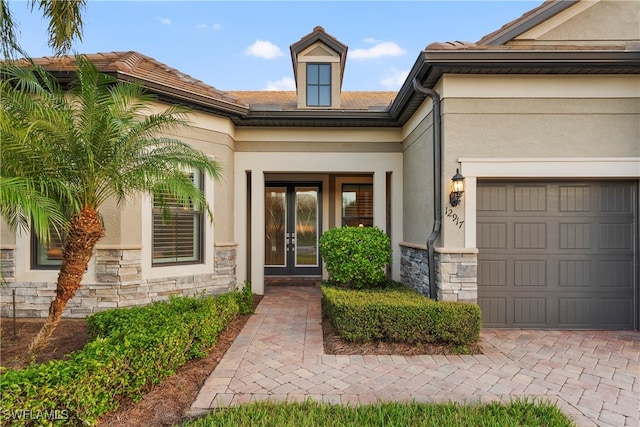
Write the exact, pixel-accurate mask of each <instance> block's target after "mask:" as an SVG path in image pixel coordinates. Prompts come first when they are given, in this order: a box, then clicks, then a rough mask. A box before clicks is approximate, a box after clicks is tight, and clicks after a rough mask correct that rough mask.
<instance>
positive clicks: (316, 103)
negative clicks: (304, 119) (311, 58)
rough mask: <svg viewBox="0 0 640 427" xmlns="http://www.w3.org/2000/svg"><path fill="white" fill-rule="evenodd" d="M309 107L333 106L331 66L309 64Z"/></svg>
mask: <svg viewBox="0 0 640 427" xmlns="http://www.w3.org/2000/svg"><path fill="white" fill-rule="evenodd" d="M307 106H308V107H329V106H331V64H307Z"/></svg>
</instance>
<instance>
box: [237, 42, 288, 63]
mask: <svg viewBox="0 0 640 427" xmlns="http://www.w3.org/2000/svg"><path fill="white" fill-rule="evenodd" d="M245 52H246V54H247V55H250V56H256V57H258V58H264V59H274V58H278V57H280V56H283V53H282V51H281V50H280V48H279V47H278V46H276V45H275V44H273V43H271V42H270V41H265V40H256V42H255V43H254V44H252V45H251V46H249V47H248V48H247V49H246V51H245Z"/></svg>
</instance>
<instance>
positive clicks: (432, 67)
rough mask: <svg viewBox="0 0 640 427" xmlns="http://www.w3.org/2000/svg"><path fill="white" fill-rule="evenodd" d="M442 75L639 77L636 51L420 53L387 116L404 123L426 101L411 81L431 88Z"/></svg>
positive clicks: (638, 59)
mask: <svg viewBox="0 0 640 427" xmlns="http://www.w3.org/2000/svg"><path fill="white" fill-rule="evenodd" d="M445 73H448V74H609V73H610V74H640V50H522V51H516V50H513V49H491V50H486V49H479V50H472V49H464V50H446V49H444V50H424V51H422V52H420V55H419V56H418V58H417V60H416V62H415V63H414V65H413V67H412V68H411V70H410V72H409V75H408V77H407V79H406V80H405V82H404V84H403V85H402V87H401V88H400V90H399V91H398V95H397V96H396V98H395V99H394V100H393V102H392V103H391V106H390V107H389V114H390V116H391V117H393V118H394V119H395V120H398V121H399V122H401V123H405V122H406V120H408V118H409V117H410V116H411V115H412V114H413V113H415V111H416V109H417V108H418V107H419V106H420V104H422V102H423V101H424V100H425V99H426V96H425V95H423V94H420V93H416V91H415V90H414V88H413V84H412V82H413V80H414V79H417V80H418V81H419V82H420V84H421V85H423V86H425V87H429V88H434V87H435V85H436V84H437V83H438V81H439V80H440V78H441V77H442V75H443V74H445Z"/></svg>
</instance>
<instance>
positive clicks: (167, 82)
mask: <svg viewBox="0 0 640 427" xmlns="http://www.w3.org/2000/svg"><path fill="white" fill-rule="evenodd" d="M84 56H86V57H87V58H88V59H89V60H90V61H91V62H93V63H94V64H95V66H96V68H98V70H99V71H101V72H104V73H115V74H116V75H117V76H118V77H120V78H124V79H125V80H135V81H140V82H141V83H143V84H144V85H145V86H147V87H149V86H152V87H153V89H156V90H162V89H163V88H164V89H165V90H167V91H169V92H172V93H174V92H175V91H176V90H177V91H179V92H182V93H183V94H190V95H195V96H197V97H199V98H200V99H202V100H203V101H206V100H216V101H220V102H223V103H227V104H230V105H236V106H238V107H244V108H246V107H247V105H246V104H245V103H243V102H242V101H239V100H238V99H236V98H234V97H232V96H230V95H229V94H228V93H226V92H222V91H219V90H217V89H216V88H215V87H213V86H210V85H208V84H206V83H204V82H202V81H200V80H197V79H195V78H193V77H191V76H189V75H187V74H184V73H182V72H180V71H178V70H176V69H175V68H171V67H169V66H167V65H165V64H163V63H161V62H159V61H156V60H155V59H153V58H151V57H149V56H146V55H142V54H140V53H138V52H133V51H129V52H108V53H96V54H87V55H84ZM33 61H34V62H35V63H36V64H38V65H40V66H42V67H43V68H45V69H46V70H48V71H55V72H68V71H73V70H75V69H76V60H75V56H73V55H66V56H61V57H43V58H34V59H33Z"/></svg>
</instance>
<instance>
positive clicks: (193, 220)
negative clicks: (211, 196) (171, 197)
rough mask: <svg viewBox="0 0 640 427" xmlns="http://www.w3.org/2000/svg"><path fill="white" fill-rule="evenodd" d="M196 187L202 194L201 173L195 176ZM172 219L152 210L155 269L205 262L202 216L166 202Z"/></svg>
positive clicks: (158, 207)
mask: <svg viewBox="0 0 640 427" xmlns="http://www.w3.org/2000/svg"><path fill="white" fill-rule="evenodd" d="M192 178H193V180H194V183H195V184H196V185H197V186H198V187H199V188H200V189H201V190H203V188H204V187H203V178H202V174H201V173H196V174H192ZM165 203H166V204H167V205H168V206H169V218H168V219H167V218H163V215H162V209H161V207H160V206H159V204H157V203H156V202H155V201H154V206H153V259H152V264H153V265H170V264H196V263H200V262H202V240H203V238H202V218H203V215H202V212H200V211H198V210H195V209H192V208H191V207H188V206H181V205H180V204H179V203H177V202H171V201H165Z"/></svg>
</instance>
